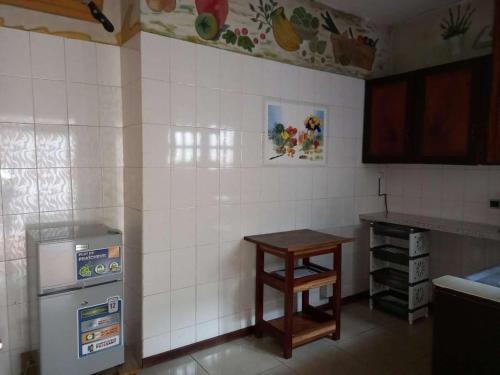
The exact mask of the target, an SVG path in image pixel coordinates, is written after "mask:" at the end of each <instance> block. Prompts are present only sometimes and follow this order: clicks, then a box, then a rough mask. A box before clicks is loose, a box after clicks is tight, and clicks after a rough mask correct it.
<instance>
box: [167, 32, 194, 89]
mask: <svg viewBox="0 0 500 375" xmlns="http://www.w3.org/2000/svg"><path fill="white" fill-rule="evenodd" d="M170 48H171V50H172V51H175V53H171V54H170V79H171V81H172V82H176V83H182V84H186V85H194V84H195V83H196V45H194V44H193V43H185V42H183V41H180V40H177V39H172V40H171V41H170Z"/></svg>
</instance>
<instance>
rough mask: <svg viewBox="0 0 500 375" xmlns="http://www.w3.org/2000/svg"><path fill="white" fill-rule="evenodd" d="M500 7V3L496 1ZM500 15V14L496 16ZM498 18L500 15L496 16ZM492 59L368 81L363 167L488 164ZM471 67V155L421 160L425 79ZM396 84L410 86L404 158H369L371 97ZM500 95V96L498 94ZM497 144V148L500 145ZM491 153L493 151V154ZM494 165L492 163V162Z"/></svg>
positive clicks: (446, 65) (440, 66) (469, 153)
mask: <svg viewBox="0 0 500 375" xmlns="http://www.w3.org/2000/svg"><path fill="white" fill-rule="evenodd" d="M496 1H497V3H500V0H496ZM497 13H498V12H497ZM497 17H498V15H497ZM491 60H492V59H491V56H490V55H488V56H482V57H477V58H474V59H469V60H464V61H458V62H454V63H450V64H445V65H439V66H435V67H431V68H425V69H420V70H417V71H413V72H408V73H403V74H397V75H394V76H389V77H383V78H377V79H373V80H368V81H367V82H366V89H365V109H364V131H363V159H362V160H363V163H392V164H396V163H422V164H458V165H475V164H481V163H485V162H486V149H487V148H488V147H487V144H488V140H489V141H490V144H489V149H491V147H492V146H491V138H492V136H491V128H492V127H490V132H489V134H488V130H487V127H488V124H489V117H490V116H489V114H490V108H489V106H490V99H489V98H490V86H491V73H490V72H491V69H490V67H491V64H492V62H491ZM468 67H470V69H471V71H472V74H473V78H472V87H471V98H470V99H471V113H470V122H469V124H470V126H469V131H468V152H467V155H466V156H464V157H442V156H439V157H422V156H419V153H420V152H419V151H420V148H419V147H420V144H421V137H422V129H421V128H420V127H421V124H422V123H423V114H424V112H423V108H424V105H425V103H424V100H425V98H424V90H425V83H424V77H425V76H426V75H427V74H432V73H438V72H445V71H449V70H452V69H461V68H468ZM397 80H406V81H407V82H408V93H407V100H408V103H407V120H406V124H405V128H406V133H407V140H406V143H405V150H406V152H405V154H404V155H403V156H401V157H387V156H377V155H371V154H370V150H369V147H370V137H371V134H370V122H371V118H370V117H371V109H372V108H371V93H372V87H373V86H375V85H377V84H380V83H384V82H391V81H397ZM499 94H500V93H499ZM497 132H498V134H497V136H498V137H500V125H498V126H497ZM498 142H499V141H498V140H497V143H496V144H497V145H498ZM490 151H491V150H490ZM498 154H499V156H500V150H499V151H498ZM490 162H491V161H490Z"/></svg>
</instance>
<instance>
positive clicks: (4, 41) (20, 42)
mask: <svg viewBox="0 0 500 375" xmlns="http://www.w3.org/2000/svg"><path fill="white" fill-rule="evenodd" d="M0 49H1V50H2V51H9V52H8V53H3V54H2V57H1V58H0V74H2V75H9V76H18V77H30V76H31V64H30V45H29V34H28V33H26V32H22V31H20V30H14V29H8V28H5V27H2V28H1V29H0Z"/></svg>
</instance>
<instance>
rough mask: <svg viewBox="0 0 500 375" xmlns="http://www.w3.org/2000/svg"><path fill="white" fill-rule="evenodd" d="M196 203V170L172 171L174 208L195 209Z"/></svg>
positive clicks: (180, 169) (181, 169)
mask: <svg viewBox="0 0 500 375" xmlns="http://www.w3.org/2000/svg"><path fill="white" fill-rule="evenodd" d="M195 202H196V169H195V168H175V169H173V171H172V202H171V204H172V208H189V207H194V206H195Z"/></svg>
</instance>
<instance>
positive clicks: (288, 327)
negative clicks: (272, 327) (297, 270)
mask: <svg viewBox="0 0 500 375" xmlns="http://www.w3.org/2000/svg"><path fill="white" fill-rule="evenodd" d="M294 258H295V257H294V255H293V254H287V256H286V259H285V324H284V334H283V356H284V357H285V358H291V357H292V336H293V271H294V270H293V269H294V263H295V259H294Z"/></svg>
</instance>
